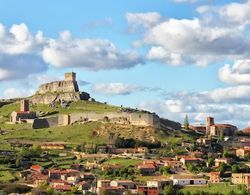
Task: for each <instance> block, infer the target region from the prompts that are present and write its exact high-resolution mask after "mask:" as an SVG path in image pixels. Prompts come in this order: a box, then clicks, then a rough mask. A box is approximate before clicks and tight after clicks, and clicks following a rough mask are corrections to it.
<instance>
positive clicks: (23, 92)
mask: <svg viewBox="0 0 250 195" xmlns="http://www.w3.org/2000/svg"><path fill="white" fill-rule="evenodd" d="M32 94H34V91H33V90H27V89H20V88H13V87H10V88H6V89H5V90H4V92H3V97H4V98H6V99H9V98H20V97H28V96H30V95H32Z"/></svg>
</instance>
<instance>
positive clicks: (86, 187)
mask: <svg viewBox="0 0 250 195" xmlns="http://www.w3.org/2000/svg"><path fill="white" fill-rule="evenodd" d="M75 186H76V187H78V190H81V191H85V190H89V189H90V187H91V185H90V184H89V183H88V182H86V181H81V182H78V183H76V184H75Z"/></svg>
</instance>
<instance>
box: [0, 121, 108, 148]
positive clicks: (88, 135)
mask: <svg viewBox="0 0 250 195" xmlns="http://www.w3.org/2000/svg"><path fill="white" fill-rule="evenodd" d="M99 127H100V123H98V122H91V123H88V124H85V125H70V126H64V127H54V128H47V129H39V130H34V129H23V130H14V131H10V132H9V133H8V134H5V135H2V136H0V142H1V143H5V142H6V141H8V140H9V141H14V142H18V141H19V142H22V143H25V141H27V142H26V143H29V141H32V142H53V141H58V142H68V143H72V144H79V143H83V142H86V143H99V144H102V143H105V142H106V140H107V138H106V137H105V136H104V137H103V136H96V135H94V134H93V132H95V131H96V130H98V129H99ZM90 139H91V140H90Z"/></svg>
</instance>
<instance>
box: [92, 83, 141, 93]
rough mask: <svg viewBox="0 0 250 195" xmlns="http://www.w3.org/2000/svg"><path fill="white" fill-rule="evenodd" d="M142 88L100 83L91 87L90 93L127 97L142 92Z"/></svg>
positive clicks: (122, 84)
mask: <svg viewBox="0 0 250 195" xmlns="http://www.w3.org/2000/svg"><path fill="white" fill-rule="evenodd" d="M143 90H144V88H143V87H140V86H138V85H132V84H124V83H107V84H106V83H100V84H94V85H93V86H92V91H93V92H95V93H100V94H105V95H129V94H131V93H135V92H140V91H143Z"/></svg>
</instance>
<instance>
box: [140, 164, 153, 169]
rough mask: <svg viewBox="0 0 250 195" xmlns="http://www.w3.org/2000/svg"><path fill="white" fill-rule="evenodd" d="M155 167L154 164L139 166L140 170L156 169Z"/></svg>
mask: <svg viewBox="0 0 250 195" xmlns="http://www.w3.org/2000/svg"><path fill="white" fill-rule="evenodd" d="M155 168H156V167H155V165H153V164H140V165H138V169H155Z"/></svg>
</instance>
